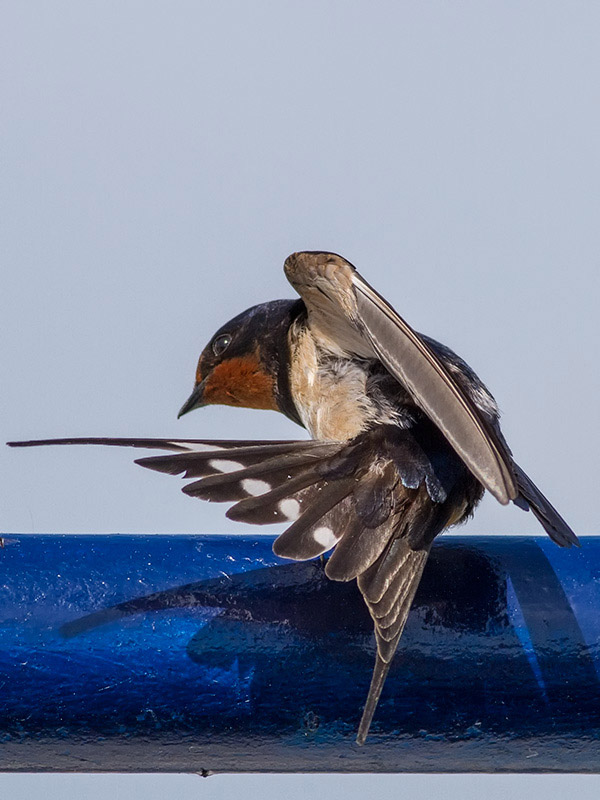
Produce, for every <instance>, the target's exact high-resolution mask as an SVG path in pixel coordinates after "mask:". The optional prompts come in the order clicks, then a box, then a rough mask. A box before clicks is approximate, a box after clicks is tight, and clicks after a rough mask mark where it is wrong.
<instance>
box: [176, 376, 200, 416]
mask: <svg viewBox="0 0 600 800" xmlns="http://www.w3.org/2000/svg"><path fill="white" fill-rule="evenodd" d="M203 400H204V381H201V382H200V383H197V384H196V386H194V391H193V392H192V393H191V395H190V396H189V397H188V399H187V400H186V401H185V403H184V404H183V405H182V406H181V408H180V409H179V414H177V419H179V417H183V415H184V414H187V413H188V411H192V410H193V409H194V408H201V407H202V406H203V405H204V402H203Z"/></svg>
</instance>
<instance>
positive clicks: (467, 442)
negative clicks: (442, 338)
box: [285, 252, 519, 504]
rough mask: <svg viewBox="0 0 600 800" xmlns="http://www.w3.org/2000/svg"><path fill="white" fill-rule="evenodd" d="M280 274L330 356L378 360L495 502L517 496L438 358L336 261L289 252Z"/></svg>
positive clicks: (477, 417) (505, 458)
mask: <svg viewBox="0 0 600 800" xmlns="http://www.w3.org/2000/svg"><path fill="white" fill-rule="evenodd" d="M285 273H286V276H287V278H288V280H289V281H290V283H291V284H292V286H293V287H294V288H295V289H296V291H297V292H298V293H299V294H300V296H301V297H302V299H303V300H304V303H305V305H306V307H307V310H308V320H309V325H310V326H311V329H312V330H313V333H314V334H315V335H317V336H318V337H319V339H320V341H322V342H323V343H324V344H325V345H326V346H329V347H330V348H331V350H332V352H339V353H340V354H355V355H357V356H359V357H362V358H377V359H379V360H380V361H381V362H382V364H383V365H384V366H385V367H386V369H387V370H388V372H390V374H391V375H393V376H394V377H395V378H396V379H397V380H398V381H399V382H400V383H401V384H402V385H403V386H404V387H405V388H406V389H407V390H408V392H409V393H410V394H411V396H412V397H413V399H414V401H415V403H416V404H417V405H418V406H419V407H420V408H421V409H422V410H423V411H424V412H425V413H426V414H427V416H428V417H429V418H430V419H431V420H432V422H433V423H434V424H435V425H436V426H437V427H438V429H439V430H440V431H441V432H442V433H443V434H444V436H445V437H446V439H447V440H448V442H449V443H450V444H451V445H452V447H453V448H454V450H455V451H456V453H457V454H458V456H459V457H460V458H461V459H462V461H463V462H464V463H465V464H466V465H467V467H468V468H469V469H470V470H471V472H472V473H473V475H474V476H475V477H476V478H477V479H478V480H479V481H480V483H481V484H482V485H483V486H484V487H485V488H486V489H488V490H489V491H490V492H491V493H492V494H493V495H494V497H496V499H497V500H499V501H500V502H501V503H503V504H506V503H508V501H509V500H513V499H515V498H516V497H517V496H518V494H519V488H518V486H517V481H516V477H515V474H514V469H513V461H512V457H511V455H510V451H509V450H508V448H507V447H506V445H505V443H504V442H503V440H502V439H501V437H499V436H498V435H497V432H496V431H495V430H494V428H493V427H492V425H491V424H490V422H489V420H487V419H486V418H485V416H484V415H483V414H482V413H481V411H480V410H479V409H478V408H477V406H476V405H475V404H474V403H473V401H472V400H471V399H470V398H469V397H468V396H467V394H466V393H465V391H464V390H463V388H462V387H461V386H460V384H459V383H458V382H457V380H456V378H455V377H454V376H453V375H452V374H451V372H450V371H449V370H448V369H447V367H446V366H445V365H444V363H443V362H442V360H441V359H440V358H439V356H438V355H437V354H436V353H435V352H434V351H433V349H432V348H431V347H430V346H429V345H428V344H427V342H426V341H425V340H424V339H423V337H421V336H420V335H419V334H418V333H416V331H414V330H413V329H412V328H411V327H410V326H409V325H408V324H407V323H406V322H405V321H404V320H403V319H402V317H400V316H399V315H398V314H397V313H396V311H394V309H393V308H392V307H391V306H390V305H389V304H388V303H387V302H386V300H384V299H383V297H381V296H380V295H379V294H378V293H377V292H376V291H375V290H374V289H373V288H372V287H371V286H369V284H368V283H367V282H366V281H365V280H364V278H362V277H361V276H360V275H359V273H358V272H357V271H356V269H355V268H354V267H353V266H352V265H351V264H350V263H349V262H348V261H346V260H345V259H344V258H342V257H341V256H338V255H335V254H333V253H310V252H306V253H295V254H293V255H291V256H290V257H289V258H288V259H287V260H286V262H285Z"/></svg>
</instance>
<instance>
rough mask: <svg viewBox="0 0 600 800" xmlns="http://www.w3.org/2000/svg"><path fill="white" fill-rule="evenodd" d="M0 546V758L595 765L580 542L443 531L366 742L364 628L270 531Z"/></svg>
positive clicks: (346, 592)
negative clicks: (276, 547) (358, 737)
mask: <svg viewBox="0 0 600 800" xmlns="http://www.w3.org/2000/svg"><path fill="white" fill-rule="evenodd" d="M4 541H5V546H4V547H3V548H2V549H0V565H1V567H0V569H1V575H2V577H1V578H0V768H4V769H121V770H123V769H132V770H135V769H148V768H153V769H165V770H169V769H172V770H175V769H178V770H179V769H201V768H202V769H204V768H206V769H227V770H232V769H240V770H244V769H261V768H263V769H315V770H317V769H388V770H392V771H394V770H409V769H421V770H433V771H438V770H439V769H452V770H456V771H468V770H470V769H498V770H503V769H531V770H538V769H539V770H548V769H557V770H562V769H568V770H583V771H586V770H588V771H590V770H591V771H597V770H599V769H600V753H599V752H598V749H597V743H598V733H599V731H600V681H599V675H600V650H599V646H600V614H599V613H598V610H599V609H600V540H598V539H595V538H593V537H589V538H587V539H586V540H584V546H583V547H582V548H581V549H580V550H577V549H573V550H570V551H565V550H561V549H559V548H557V547H555V546H553V545H552V543H551V542H549V541H547V540H545V539H541V538H540V539H537V538H536V539H531V538H524V537H523V538H521V537H486V538H483V537H479V538H478V537H445V539H442V541H441V542H440V543H439V544H437V545H436V547H435V548H434V550H433V553H432V556H431V559H430V563H429V565H428V568H427V570H426V573H425V576H424V579H423V582H422V584H421V587H420V588H419V592H418V595H417V597H416V600H415V603H414V607H413V610H412V612H411V615H410V618H409V622H408V624H407V628H406V631H405V634H404V638H403V641H402V645H401V650H400V652H399V654H398V656H397V658H396V660H395V662H394V664H393V667H392V670H391V672H390V676H389V678H388V682H387V684H386V687H385V689H384V693H383V696H382V699H381V703H380V706H379V709H378V711H377V714H376V717H375V721H374V724H373V731H372V736H371V738H370V739H369V741H368V742H367V745H366V746H365V747H364V748H357V747H356V745H354V743H353V739H354V735H355V731H356V726H357V724H358V720H359V717H360V712H361V706H362V704H363V702H364V699H365V696H366V692H367V689H368V685H369V681H370V675H371V669H372V664H373V657H374V642H373V636H372V624H371V621H370V619H369V617H368V615H367V613H366V611H365V610H364V607H363V604H362V600H361V598H360V595H359V594H358V592H357V590H356V588H355V586H354V584H353V583H352V584H339V583H333V582H331V581H329V580H327V579H326V578H325V577H324V574H323V569H322V565H321V563H320V561H318V560H317V561H313V562H309V563H291V562H284V561H282V560H281V559H278V558H277V557H275V556H274V555H273V553H272V551H271V544H272V539H271V537H253V538H247V537H221V536H148V537H144V536H73V535H69V536H56V535H52V536H50V535H49V536H40V535H22V536H16V535H15V536H6V537H5V540H4ZM531 753H533V754H534V755H533V756H532V755H531ZM194 754H195V755H194ZM261 754H262V755H261ZM198 759H199V761H198Z"/></svg>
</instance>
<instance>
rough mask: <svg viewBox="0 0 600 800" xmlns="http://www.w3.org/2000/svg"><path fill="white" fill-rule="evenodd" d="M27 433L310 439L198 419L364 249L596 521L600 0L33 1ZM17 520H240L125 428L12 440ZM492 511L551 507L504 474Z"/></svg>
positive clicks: (394, 296)
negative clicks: (16, 447)
mask: <svg viewBox="0 0 600 800" xmlns="http://www.w3.org/2000/svg"><path fill="white" fill-rule="evenodd" d="M1 7H2V23H1V25H0V59H1V61H2V63H1V65H0V82H1V98H0V102H1V108H2V114H1V119H2V126H3V134H2V165H1V173H0V196H1V202H2V209H1V220H0V224H1V237H2V239H1V247H2V250H1V264H2V289H1V295H0V325H1V328H2V341H3V346H2V348H1V352H0V358H1V360H2V363H1V364H0V370H1V375H2V381H3V391H2V406H3V407H2V430H1V432H2V435H3V436H4V439H5V440H6V439H20V438H36V437H50V436H65V435H112V436H172V437H175V436H180V437H185V436H192V437H221V438H222V437H242V438H253V437H265V438H280V437H285V438H290V437H298V436H303V435H304V434H303V433H302V432H301V431H300V429H299V428H296V427H295V426H294V425H293V424H292V423H291V422H289V421H287V420H286V419H284V418H283V417H281V416H279V415H276V414H274V413H273V412H251V411H242V410H237V409H227V408H212V409H203V410H200V411H196V412H194V413H192V414H190V415H189V416H187V417H185V418H184V419H182V420H180V421H179V422H178V421H176V419H175V416H176V413H177V410H178V409H179V407H180V406H181V405H182V403H183V401H184V400H185V399H186V397H187V396H188V394H189V392H190V390H191V388H192V383H193V374H194V369H195V363H196V359H197V356H198V354H199V352H200V350H201V349H202V347H203V346H204V345H205V343H206V342H207V341H208V340H209V338H210V336H211V334H212V333H213V332H214V330H216V328H218V327H220V325H221V324H222V323H223V322H224V321H226V320H227V319H229V318H230V317H232V316H234V315H235V314H237V313H238V312H239V311H241V310H242V309H243V308H245V307H247V306H249V305H252V304H254V303H258V302H262V301H264V300H268V299H273V298H276V297H289V296H292V295H293V291H292V289H291V287H289V286H288V285H287V283H286V281H285V279H284V276H283V273H282V269H281V266H282V263H283V260H284V258H285V257H286V256H287V255H288V254H289V253H290V252H292V251H294V250H298V249H311V250H312V249H326V250H334V251H337V252H340V253H342V254H343V255H344V256H346V257H347V258H349V259H350V260H351V261H352V262H353V263H355V264H356V265H357V266H358V268H359V269H360V270H361V272H362V273H363V274H364V275H365V277H366V278H367V280H369V282H371V283H372V284H373V285H375V287H376V288H377V289H378V290H379V291H380V292H381V293H382V294H384V295H385V296H386V297H387V298H388V299H389V300H390V301H391V302H392V303H393V304H394V305H395V306H396V308H397V309H398V310H399V311H400V312H401V313H402V314H403V315H404V316H405V317H406V318H407V319H408V321H409V322H411V323H412V324H413V325H414V326H415V327H416V328H417V329H418V330H421V331H423V332H426V333H428V334H430V335H432V336H434V337H436V338H439V339H440V340H442V341H444V342H445V343H446V344H448V345H450V346H451V347H453V348H454V349H456V350H457V351H458V352H459V353H460V354H461V355H462V356H463V357H464V358H465V359H466V360H467V361H468V362H469V363H470V364H471V365H472V366H473V367H474V368H475V369H476V370H477V371H478V373H479V374H480V376H481V377H482V378H483V379H484V381H486V382H487V383H488V384H489V386H490V388H491V389H492V391H493V393H494V394H495V396H496V397H497V399H498V401H499V403H500V406H501V408H502V410H503V413H504V416H503V419H504V431H505V434H506V436H507V438H508V441H509V443H510V444H511V446H512V448H513V450H514V452H515V455H516V456H517V457H518V459H519V460H520V462H521V463H522V465H523V466H524V467H525V468H526V469H527V470H528V471H529V472H530V474H531V475H532V477H533V478H534V479H535V480H536V482H538V483H539V485H540V486H541V487H542V489H543V490H544V491H545V492H546V493H547V494H548V495H549V497H550V498H551V499H552V500H553V501H554V502H555V503H556V505H557V506H558V507H559V509H560V510H561V512H562V513H563V515H564V516H565V517H566V518H567V519H568V520H569V522H570V523H571V525H572V526H573V527H574V529H575V530H576V531H577V532H579V533H593V532H596V531H597V527H596V501H597V496H598V492H597V467H596V464H597V453H598V447H599V444H600V441H599V439H600V436H599V424H598V367H597V352H598V341H599V339H598V297H599V292H598V290H599V288H600V280H599V268H600V256H599V254H600V225H599V219H600V215H599V212H600V193H599V190H598V187H599V183H600V158H599V149H600V97H599V85H600V47H599V46H598V32H599V30H600V7H599V6H598V5H597V4H595V3H591V2H574V0H570V2H562V3H556V2H550V0H543V2H523V0H519V2H496V3H494V2H485V1H484V0H473V2H434V1H433V0H432V1H431V2H397V1H396V2H369V3H367V2H350V0H348V1H347V2H326V1H324V0H321V1H320V2H308V0H303V2H285V0H278V1H277V0H273V1H272V2H268V1H266V0H252V2H250V0H249V1H248V2H227V1H225V2H223V1H222V2H220V3H214V2H201V1H200V0H198V1H197V2H185V1H183V0H169V2H166V0H165V1H164V2H150V1H149V0H145V1H142V0H118V2H112V1H111V0H102V2H96V0H85V2H77V0H72V1H71V2H61V1H60V0H50V1H49V2H33V1H32V2H4V3H2V4H1ZM0 458H1V461H2V467H1V468H2V483H1V486H2V492H1V510H2V522H1V528H2V530H3V531H5V532H7V533H10V532H26V531H34V532H52V531H55V532H88V531H89V532H105V531H106V532H113V531H117V532H130V531H141V532H150V533H152V532H174V533H175V532H198V531H203V532H219V531H229V532H234V531H240V530H243V528H242V526H239V525H235V526H234V524H233V523H227V522H226V520H225V518H224V514H223V511H224V509H223V507H222V506H220V505H216V506H210V505H206V504H200V503H198V502H196V501H193V500H190V499H189V498H187V497H185V496H183V495H182V494H181V493H180V492H179V491H178V489H179V484H178V483H177V481H176V479H170V478H169V477H167V476H162V475H156V474H152V473H148V472H145V471H143V470H140V469H138V468H137V467H135V466H133V465H132V464H131V458H130V454H129V453H128V452H120V451H114V450H106V451H104V450H101V449H98V450H90V449H86V450H80V449H71V448H65V449H48V450H37V451H9V450H8V449H7V448H2V449H1V451H0ZM464 530H465V531H472V532H477V533H507V532H518V533H536V534H537V533H540V528H539V527H538V526H537V525H536V522H535V519H534V518H533V517H532V515H529V514H528V515H526V514H523V513H522V512H520V511H519V510H518V509H515V508H511V509H506V508H502V507H500V506H499V505H498V504H497V503H495V501H493V500H492V499H486V500H485V501H484V504H483V505H482V507H481V509H480V511H479V513H478V514H477V515H476V518H475V520H474V521H473V522H472V523H470V524H469V526H468V528H465V529H464ZM573 791H576V792H577V793H578V796H579V797H580V798H581V800H584V798H592V797H594V798H595V797H596V796H597V791H598V780H597V779H596V778H595V777H583V776H579V777H569V776H564V777H561V776H558V777H552V776H541V777H532V776H530V777H524V776H493V777H490V776H430V777H427V776H245V777H244V776H241V777H236V776H218V777H215V778H211V779H209V780H208V781H204V780H201V779H200V778H197V777H195V776H118V775H112V776H43V775H42V776H8V775H5V776H0V792H1V793H2V795H3V796H7V797H8V796H10V797H11V798H13V799H14V800H20V799H21V798H29V797H35V796H38V795H40V794H43V795H44V796H45V797H47V798H48V800H50V798H54V797H57V798H58V797H65V798H96V797H98V798H100V797H105V796H106V795H107V794H110V796H112V797H114V798H121V797H123V798H125V797H127V798H129V799H131V798H144V800H154V798H163V797H166V796H173V797H178V798H182V800H187V798H196V797H203V798H211V799H212V798H221V797H231V796H239V795H241V794H242V793H243V795H244V797H245V798H247V800H252V798H263V797H264V796H265V795H267V796H271V797H274V796H278V795H280V794H282V793H284V792H285V793H286V794H287V795H288V796H290V797H300V796H302V795H304V794H313V793H323V794H327V796H329V797H330V798H332V800H334V799H335V798H346V799H347V800H350V798H359V797H363V796H364V795H365V794H366V793H374V794H377V795H382V796H383V795H391V794H394V795H410V796H412V797H414V798H425V797H430V796H431V794H432V793H435V794H436V795H437V796H439V797H442V798H454V797H460V798H471V797H473V798H474V797H478V796H480V794H481V793H484V794H485V795H486V796H487V797H489V798H497V797H498V798H500V797H515V796H516V797H519V796H522V795H525V794H526V793H527V794H530V795H533V796H538V795H539V796H542V795H543V796H544V797H545V798H546V799H547V800H554V798H562V797H564V795H565V793H566V792H573Z"/></svg>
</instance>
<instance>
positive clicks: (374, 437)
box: [13, 423, 472, 744]
mask: <svg viewBox="0 0 600 800" xmlns="http://www.w3.org/2000/svg"><path fill="white" fill-rule="evenodd" d="M426 424H427V425H429V423H426ZM13 444H15V445H18V446H32V445H38V444H103V445H119V446H129V447H131V446H132V447H141V448H153V449H156V448H161V449H164V450H168V451H171V452H169V453H166V454H163V455H158V456H149V457H145V458H140V459H138V460H137V462H136V463H138V464H140V465H142V466H144V467H147V468H149V469H153V470H156V471H159V472H164V473H167V474H170V475H183V477H184V478H187V479H191V482H188V483H187V484H186V485H185V486H184V487H183V491H184V492H185V494H188V495H190V496H191V497H198V498H200V499H204V500H209V501H213V502H230V503H232V502H233V503H234V505H233V506H232V507H231V508H230V509H229V510H228V512H227V516H228V517H230V518H231V519H234V520H238V521H242V522H248V523H254V524H258V525H265V524H268V523H273V522H286V523H288V527H287V529H286V530H285V531H284V532H283V533H282V534H281V535H280V536H279V537H278V538H277V539H276V541H275V544H274V547H273V549H274V551H275V553H276V554H277V555H280V556H282V557H284V558H291V559H295V560H305V559H309V558H314V557H316V556H319V555H321V554H323V553H325V552H327V551H330V550H332V549H333V555H332V556H331V557H330V558H329V560H328V561H327V564H326V567H325V571H326V574H327V575H328V576H329V577H330V578H331V579H333V580H339V581H349V580H352V579H354V578H358V587H359V589H360V591H361V592H362V594H363V597H364V599H365V601H366V604H367V607H368V609H369V612H370V614H371V616H372V618H373V621H374V626H375V638H376V644H377V657H376V665H375V670H374V674H373V679H372V682H371V688H370V690H369V695H368V698H367V702H366V705H365V709H364V712H363V716H362V719H361V723H360V726H359V731H358V737H357V741H359V742H360V743H361V744H362V743H363V742H364V740H365V738H366V736H367V733H368V730H369V726H370V724H371V719H372V717H373V713H374V711H375V708H376V706H377V702H378V699H379V695H380V693H381V689H382V687H383V683H384V681H385V677H386V675H387V672H388V669H389V666H390V663H391V660H392V658H393V656H394V653H395V651H396V648H397V646H398V641H399V639H400V637H401V635H402V631H403V629H404V625H405V623H406V620H407V618H408V613H409V610H410V606H411V604H412V600H413V597H414V595H415V592H416V589H417V586H418V584H419V580H420V578H421V575H422V572H423V569H424V567H425V562H426V560H427V556H428V554H429V549H430V546H431V542H432V541H433V538H434V537H435V536H436V535H437V534H438V533H439V532H440V531H441V530H442V529H443V528H444V527H445V526H446V525H447V524H448V521H449V519H450V518H451V517H452V516H453V513H454V511H455V510H456V506H457V503H458V502H459V498H460V501H462V497H463V494H462V492H461V491H460V487H461V485H462V483H461V482H462V481H463V480H464V478H465V476H467V477H468V478H469V480H470V481H472V478H470V477H469V476H468V472H467V470H466V468H464V467H463V465H462V464H461V463H460V461H459V460H458V459H454V458H451V459H450V461H451V462H452V463H450V465H446V466H444V467H440V465H439V464H437V463H436V466H435V467H434V465H433V462H434V461H436V458H435V456H432V455H431V453H429V452H426V451H425V450H424V449H423V447H421V445H420V444H419V442H418V440H417V438H416V437H415V435H414V433H413V431H412V430H400V429H398V428H397V427H395V426H380V427H378V428H373V429H371V430H369V431H367V432H365V433H363V434H361V435H360V436H358V437H356V438H355V439H352V440H350V441H348V442H328V441H315V440H309V441H296V442H294V441H279V442H247V441H223V440H218V441H207V440H160V439H107V438H103V439H58V440H45V441H32V442H17V443H13ZM449 452H450V453H451V451H449ZM457 487H458V489H459V491H458V492H457Z"/></svg>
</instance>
